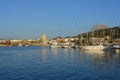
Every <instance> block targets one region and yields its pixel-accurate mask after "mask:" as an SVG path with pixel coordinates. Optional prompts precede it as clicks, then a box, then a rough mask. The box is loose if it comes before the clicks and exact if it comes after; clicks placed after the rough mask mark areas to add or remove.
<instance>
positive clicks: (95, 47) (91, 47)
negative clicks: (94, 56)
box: [81, 32, 109, 51]
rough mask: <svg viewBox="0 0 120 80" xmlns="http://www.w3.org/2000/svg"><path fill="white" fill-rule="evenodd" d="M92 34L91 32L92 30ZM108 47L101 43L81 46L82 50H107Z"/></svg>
mask: <svg viewBox="0 0 120 80" xmlns="http://www.w3.org/2000/svg"><path fill="white" fill-rule="evenodd" d="M92 34H93V32H92ZM87 37H88V36H87ZM87 42H88V41H87ZM108 48H109V46H105V45H103V44H101V43H100V44H98V45H85V46H82V47H81V49H82V50H101V51H104V50H108Z"/></svg>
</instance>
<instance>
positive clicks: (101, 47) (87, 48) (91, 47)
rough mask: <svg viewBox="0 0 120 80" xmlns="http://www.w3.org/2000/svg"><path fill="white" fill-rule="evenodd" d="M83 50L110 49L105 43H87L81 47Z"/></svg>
mask: <svg viewBox="0 0 120 80" xmlns="http://www.w3.org/2000/svg"><path fill="white" fill-rule="evenodd" d="M81 49H82V50H108V49H109V47H108V46H105V45H101V44H100V45H86V46H82V47H81Z"/></svg>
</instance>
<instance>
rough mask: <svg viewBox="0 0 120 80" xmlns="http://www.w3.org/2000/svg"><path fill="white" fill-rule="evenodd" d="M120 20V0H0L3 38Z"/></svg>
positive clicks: (67, 32)
mask: <svg viewBox="0 0 120 80" xmlns="http://www.w3.org/2000/svg"><path fill="white" fill-rule="evenodd" d="M96 24H106V25H108V26H110V27H113V26H116V25H119V24H120V0H0V38H6V39H15V38H16V39H20V38H22V39H25V38H33V39H37V38H40V37H41V35H42V34H43V33H46V35H47V37H49V38H53V37H57V36H62V37H64V36H73V35H76V34H79V33H82V32H87V31H90V29H91V28H92V27H93V26H94V25H96Z"/></svg>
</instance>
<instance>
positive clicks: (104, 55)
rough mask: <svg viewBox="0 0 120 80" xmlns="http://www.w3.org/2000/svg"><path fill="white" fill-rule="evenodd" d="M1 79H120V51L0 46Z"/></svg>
mask: <svg viewBox="0 0 120 80" xmlns="http://www.w3.org/2000/svg"><path fill="white" fill-rule="evenodd" d="M0 80H120V52H119V51H117V52H115V51H112V52H84V51H80V50H79V49H62V48H59V49H51V48H49V47H0Z"/></svg>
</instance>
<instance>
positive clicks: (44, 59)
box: [40, 47, 47, 63]
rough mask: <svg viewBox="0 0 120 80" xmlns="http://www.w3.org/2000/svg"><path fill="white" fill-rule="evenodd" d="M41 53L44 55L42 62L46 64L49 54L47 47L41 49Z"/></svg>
mask: <svg viewBox="0 0 120 80" xmlns="http://www.w3.org/2000/svg"><path fill="white" fill-rule="evenodd" d="M40 53H41V54H42V62H43V63H46V54H47V52H46V48H45V47H42V48H41V49H40Z"/></svg>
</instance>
